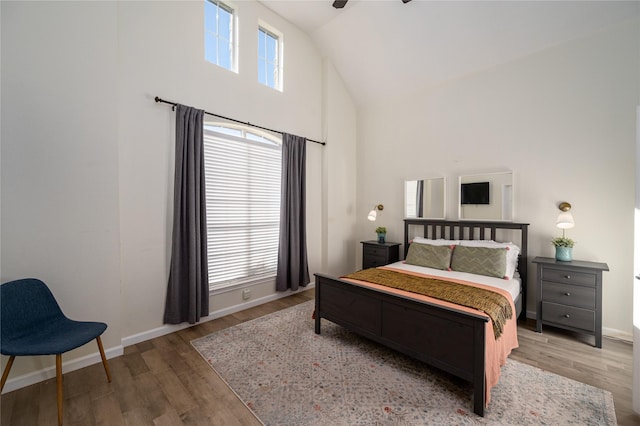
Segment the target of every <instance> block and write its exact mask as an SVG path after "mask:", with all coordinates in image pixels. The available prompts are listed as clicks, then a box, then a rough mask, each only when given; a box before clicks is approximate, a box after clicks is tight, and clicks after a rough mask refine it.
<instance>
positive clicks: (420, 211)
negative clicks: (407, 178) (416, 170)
mask: <svg viewBox="0 0 640 426" xmlns="http://www.w3.org/2000/svg"><path fill="white" fill-rule="evenodd" d="M416 217H424V180H419V181H418V183H417V191H416Z"/></svg>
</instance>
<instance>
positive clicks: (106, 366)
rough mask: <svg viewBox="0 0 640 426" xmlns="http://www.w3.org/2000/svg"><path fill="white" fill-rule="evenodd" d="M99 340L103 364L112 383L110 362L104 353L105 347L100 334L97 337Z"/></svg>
mask: <svg viewBox="0 0 640 426" xmlns="http://www.w3.org/2000/svg"><path fill="white" fill-rule="evenodd" d="M96 342H98V349H100V356H101V357H102V365H104V372H105V373H107V381H108V382H109V383H111V374H109V364H108V363H107V357H106V356H105V354H104V348H103V347H102V339H100V336H98V337H96Z"/></svg>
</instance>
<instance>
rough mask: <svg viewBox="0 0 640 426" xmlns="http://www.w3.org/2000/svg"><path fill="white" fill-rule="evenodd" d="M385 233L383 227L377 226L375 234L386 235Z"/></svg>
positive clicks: (385, 229)
mask: <svg viewBox="0 0 640 426" xmlns="http://www.w3.org/2000/svg"><path fill="white" fill-rule="evenodd" d="M386 233H387V228H385V227H384V226H378V227H377V228H376V234H386Z"/></svg>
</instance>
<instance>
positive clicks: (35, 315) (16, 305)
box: [0, 278, 64, 342]
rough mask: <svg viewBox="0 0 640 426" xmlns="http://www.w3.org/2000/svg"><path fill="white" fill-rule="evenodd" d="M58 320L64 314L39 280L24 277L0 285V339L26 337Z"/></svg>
mask: <svg viewBox="0 0 640 426" xmlns="http://www.w3.org/2000/svg"><path fill="white" fill-rule="evenodd" d="M60 317H64V314H63V313H62V310H61V309H60V306H59V305H58V302H56V299H55V298H54V297H53V294H52V293H51V290H49V287H47V285H46V284H45V283H43V282H42V281H40V280H38V279H35V278H25V279H21V280H16V281H11V282H8V283H5V284H2V285H0V339H2V340H4V339H5V338H6V339H12V338H15V337H18V336H22V335H27V334H30V333H31V332H32V330H33V329H35V328H37V327H39V326H40V325H41V324H46V323H48V322H51V321H54V320H55V319H57V318H60ZM0 342H1V340H0Z"/></svg>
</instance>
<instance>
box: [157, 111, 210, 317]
mask: <svg viewBox="0 0 640 426" xmlns="http://www.w3.org/2000/svg"><path fill="white" fill-rule="evenodd" d="M203 116H204V111H203V110H198V109H195V108H191V107H187V106H184V105H177V106H176V159H175V179H174V188H173V240H172V243H171V266H170V270H169V283H168V285H167V298H166V302H165V308H164V323H165V324H179V323H182V322H186V321H188V322H189V323H190V324H194V323H195V322H197V321H199V320H200V317H203V316H206V315H208V314H209V277H208V267H207V214H206V210H205V207H206V202H205V186H204V155H203V145H202V132H203V129H202V118H203Z"/></svg>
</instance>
